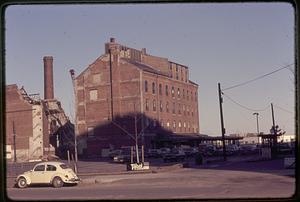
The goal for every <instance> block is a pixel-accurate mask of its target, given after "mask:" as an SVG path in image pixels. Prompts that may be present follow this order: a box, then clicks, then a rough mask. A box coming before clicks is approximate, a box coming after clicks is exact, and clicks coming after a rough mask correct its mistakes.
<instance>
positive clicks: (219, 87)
mask: <svg viewBox="0 0 300 202" xmlns="http://www.w3.org/2000/svg"><path fill="white" fill-rule="evenodd" d="M218 90H219V103H220V118H221V131H222V144H223V159H224V161H226V146H225V128H224V120H223V108H222V103H223V98H222V91H221V85H220V83H218Z"/></svg>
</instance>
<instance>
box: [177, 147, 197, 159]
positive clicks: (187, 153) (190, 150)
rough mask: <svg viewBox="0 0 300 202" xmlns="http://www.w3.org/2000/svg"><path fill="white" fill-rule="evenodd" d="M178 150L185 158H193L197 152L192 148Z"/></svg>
mask: <svg viewBox="0 0 300 202" xmlns="http://www.w3.org/2000/svg"><path fill="white" fill-rule="evenodd" d="M179 150H181V151H182V152H184V154H185V156H186V157H190V156H194V155H195V154H196V153H197V152H198V149H197V148H194V147H181V148H179Z"/></svg>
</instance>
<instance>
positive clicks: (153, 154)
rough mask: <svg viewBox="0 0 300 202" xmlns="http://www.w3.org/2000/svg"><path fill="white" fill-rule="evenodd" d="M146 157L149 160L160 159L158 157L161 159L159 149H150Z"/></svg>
mask: <svg viewBox="0 0 300 202" xmlns="http://www.w3.org/2000/svg"><path fill="white" fill-rule="evenodd" d="M145 156H146V157H149V158H158V157H160V155H159V150H158V149H149V150H148V152H146V153H145Z"/></svg>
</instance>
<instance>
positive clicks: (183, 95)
mask: <svg viewBox="0 0 300 202" xmlns="http://www.w3.org/2000/svg"><path fill="white" fill-rule="evenodd" d="M182 97H183V99H184V98H185V91H184V89H183V90H182Z"/></svg>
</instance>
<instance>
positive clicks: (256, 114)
mask: <svg viewBox="0 0 300 202" xmlns="http://www.w3.org/2000/svg"><path fill="white" fill-rule="evenodd" d="M253 115H255V116H256V128H257V143H258V144H259V136H258V135H259V126H258V115H259V113H257V112H255V113H253Z"/></svg>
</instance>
